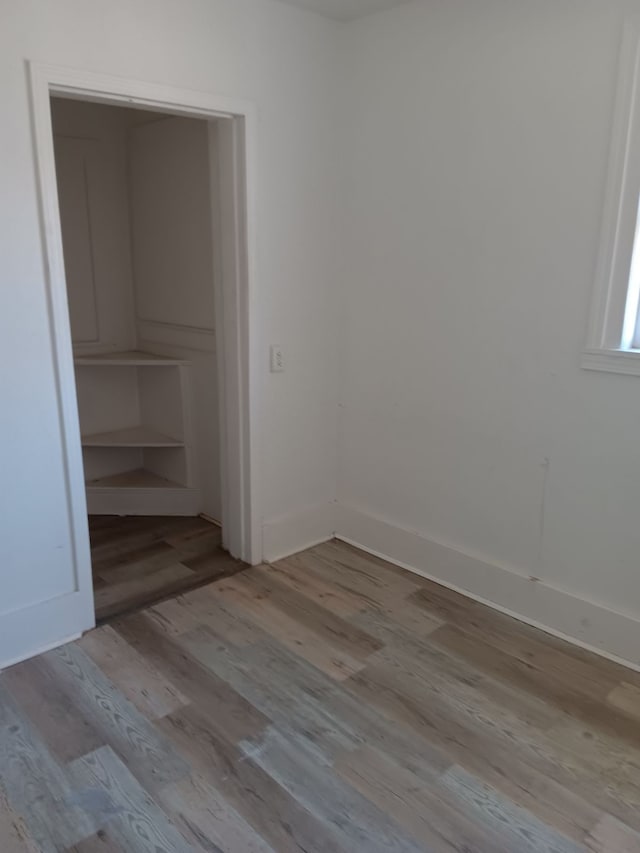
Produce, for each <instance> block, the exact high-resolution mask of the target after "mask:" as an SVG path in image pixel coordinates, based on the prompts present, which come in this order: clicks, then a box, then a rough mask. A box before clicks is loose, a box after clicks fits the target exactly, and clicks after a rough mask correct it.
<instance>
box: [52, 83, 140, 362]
mask: <svg viewBox="0 0 640 853" xmlns="http://www.w3.org/2000/svg"><path fill="white" fill-rule="evenodd" d="M51 118H52V124H53V132H54V140H55V149H56V171H57V174H58V196H59V200H60V212H61V225H62V236H63V243H64V251H65V267H66V275H67V288H68V291H69V293H70V299H69V307H70V315H71V334H72V337H73V341H74V346H75V349H76V351H77V352H79V353H82V352H90V351H92V350H94V351H96V350H102V351H104V350H109V349H122V350H126V349H131V348H132V347H133V346H134V345H135V326H134V322H133V320H134V310H133V282H132V275H131V272H132V270H131V236H130V227H129V189H128V181H127V113H126V111H125V110H123V109H120V108H118V107H109V106H106V105H104V104H89V103H83V102H81V101H73V100H65V99H62V98H52V100H51ZM67 198H68V199H69V201H68V203H66V204H65V199H67ZM83 204H84V206H85V209H84V210H83V209H82V208H83ZM65 214H66V215H65ZM74 272H75V273H76V274H75V275H74Z"/></svg>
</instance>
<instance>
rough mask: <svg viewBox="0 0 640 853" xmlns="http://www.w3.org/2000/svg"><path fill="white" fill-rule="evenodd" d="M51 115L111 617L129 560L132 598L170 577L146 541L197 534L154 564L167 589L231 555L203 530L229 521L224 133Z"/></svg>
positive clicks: (98, 110) (194, 125) (100, 580)
mask: <svg viewBox="0 0 640 853" xmlns="http://www.w3.org/2000/svg"><path fill="white" fill-rule="evenodd" d="M51 111H52V125H53V135H54V152H55V161H56V173H57V183H58V202H59V208H60V220H61V229H62V241H63V250H64V263H65V273H66V280H67V296H68V306H69V318H70V327H71V337H72V343H73V351H74V363H75V374H76V391H77V399H78V410H79V419H80V431H81V440H82V453H83V463H84V472H85V482H86V494H87V506H88V512H89V515H90V519H91V523H90V532H91V538H92V553H93V559H94V580H96V584H95V586H96V601H97V608H98V602H99V599H100V596H99V595H98V591H99V589H100V588H102V586H104V585H105V584H104V580H105V575H107V574H108V571H107V569H108V568H111V569H113V565H112V564H113V560H114V555H116V556H117V558H118V559H119V562H116V567H117V568H118V570H119V575H118V577H119V578H120V580H121V581H122V582H123V583H124V584H125V585H127V584H128V588H130V587H131V586H132V585H133V586H134V587H135V589H137V590H138V591H140V587H141V586H144V583H143V581H145V579H147V580H148V579H149V578H151V576H152V575H153V574H154V572H153V571H151V569H150V568H149V566H142V568H140V563H141V559H140V555H139V554H138V553H137V550H136V546H139V544H140V543H141V542H142V543H150V544H151V545H153V544H154V543H155V545H156V546H157V545H159V544H160V545H162V544H168V545H169V546H170V547H171V548H174V545H175V543H176V542H178V543H179V541H180V535H181V534H180V531H182V532H183V539H184V542H185V543H189V547H187V545H186V544H185V545H184V549H183V551H184V554H183V553H182V552H181V551H179V552H178V553H177V554H176V553H174V554H173V555H170V554H168V553H167V554H166V560H165V561H163V559H161V558H160V552H162V550H163V549H162V548H160V550H159V551H158V553H154V554H153V557H154V558H155V563H154V564H153V565H154V566H155V565H156V564H157V565H158V566H160V569H159V570H162V571H165V574H167V572H166V569H167V568H169V567H173V566H174V565H175V564H176V563H177V564H178V565H179V566H181V567H182V568H185V565H183V562H182V561H181V559H180V558H181V556H184V555H185V554H186V556H185V560H187V561H188V560H189V559H191V560H193V558H194V556H198V547H197V546H198V543H197V541H196V540H198V539H199V538H202V537H203V536H204V540H203V542H202V543H201V550H202V549H205V551H206V547H207V542H208V543H209V544H213V545H215V551H216V556H219V555H220V554H222V553H223V552H222V551H221V547H220V533H219V529H218V528H215V534H214V530H213V528H208V525H206V524H204V526H203V523H202V521H201V519H199V520H198V522H197V523H196V524H195V526H194V525H193V524H190V522H189V519H194V518H196V517H198V516H203V517H204V518H206V519H209V520H212V521H217V520H219V519H220V517H221V486H220V442H219V410H218V409H219V395H218V390H217V378H218V373H217V364H216V336H215V316H216V311H215V287H214V283H215V277H216V276H217V275H219V270H218V268H217V257H216V243H217V240H216V234H217V228H216V216H217V210H216V186H217V168H218V166H217V158H216V156H215V152H216V136H217V126H216V123H215V122H210V121H205V120H201V119H197V118H188V117H183V116H174V115H167V114H164V113H158V112H152V111H148V110H140V109H133V108H128V107H123V106H112V105H107V104H100V103H93V102H86V101H80V100H74V99H69V98H61V97H54V98H52V99H51ZM123 517H126V518H127V519H128V520H127V522H126V523H123V520H122V519H123ZM135 519H138V521H137V522H136V521H135ZM172 519H173V521H172ZM180 519H182V521H180ZM151 530H153V531H154V533H149V531H151ZM193 530H196V531H197V533H193V532H192V531H193ZM110 531H111V532H113V536H112V537H111V538H110ZM122 531H124V534H123V533H122ZM145 531H147V534H146V536H145ZM167 531H168V532H167ZM189 531H191V532H189ZM118 537H120V538H118ZM163 537H164V539H167V538H168V539H169V540H170V542H168V543H167V542H164V539H163ZM207 537H208V540H207ZM127 543H128V544H129V545H131V548H130V553H131V555H132V559H131V560H130V563H131V565H133V564H134V563H135V571H134V568H132V569H131V572H130V573H129V574H127V564H126V560H127V553H128V552H127V547H128V545H127ZM156 550H158V549H156ZM133 557H135V559H133ZM171 559H173V562H170V560H171ZM227 559H228V558H227ZM105 560H106V562H107V564H108V566H107V569H104V568H103V569H102V570H101V571H102V575H100V573H97V572H96V564H100V565H103V564H104V562H105ZM142 562H144V561H142ZM165 562H166V565H165ZM186 568H187V569H189V566H186ZM218 568H219V567H218ZM136 572H137V574H136ZM169 574H170V573H169ZM174 574H175V572H174ZM178 574H180V572H178ZM155 580H156V584H155V585H156V587H158V589H156V595H155V597H157V593H158V592H162V589H160V587H161V584H160V583H159V582H158V581H157V578H156V579H155ZM188 580H193V578H188ZM106 585H107V586H108V585H109V584H106ZM174 585H175V584H174ZM138 597H140V596H138ZM107 598H109V596H107ZM110 598H113V594H112V595H111V596H110ZM112 609H113V608H112ZM116 609H117V608H116Z"/></svg>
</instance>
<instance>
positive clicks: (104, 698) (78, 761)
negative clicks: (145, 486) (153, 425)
mask: <svg viewBox="0 0 640 853" xmlns="http://www.w3.org/2000/svg"><path fill="white" fill-rule="evenodd" d="M91 536H92V545H93V552H94V555H95V557H96V565H97V566H99V567H100V571H101V574H99V573H97V574H96V584H97V593H98V599H99V600H103V599H104V600H109V601H111V602H112V604H113V608H114V611H113V612H118V608H122V607H124V608H125V609H128V608H130V607H131V606H134V605H135V606H138V605H140V603H141V602H143V601H144V600H145V598H144V596H145V595H146V594H148V593H149V590H150V589H156V587H157V580H158V576H159V573H162V572H163V571H166V569H167V567H169V568H171V567H172V566H173V565H174V564H176V563H177V564H179V565H181V566H183V567H184V570H185V571H187V572H189V573H190V575H192V576H193V578H195V582H196V583H201V582H202V580H203V579H206V578H207V577H208V578H209V580H212V579H214V578H217V579H218V580H217V581H216V582H212V583H209V584H208V585H206V586H204V587H201V588H199V589H197V590H194V591H188V590H185V589H184V588H182V587H180V586H179V584H181V583H182V580H183V579H182V577H181V578H179V579H178V581H175V582H176V584H177V586H176V588H175V590H174V591H175V593H177V594H178V595H177V597H174V598H169V599H167V598H166V595H167V590H169V591H170V590H171V583H169V586H163V592H162V593H160V591H159V589H156V592H154V595H161V596H162V598H163V600H162V601H161V602H160V603H158V602H157V601H156V600H155V599H154V600H153V602H152V603H151V606H150V608H149V609H147V610H146V611H142V612H137V613H134V612H129V613H128V615H121V616H119V617H118V618H115V619H114V620H113V621H112V622H111V623H110V624H109V626H106V627H103V628H101V629H99V630H97V631H95V632H93V633H91V634H89V635H87V636H86V637H84V638H83V639H82V640H81V641H79V642H77V643H74V644H69V645H68V646H66V647H63V648H62V649H57V650H55V651H52V652H48V653H46V654H45V655H41V656H39V657H38V658H36V659H34V660H33V661H27V662H26V663H24V664H20V665H18V666H16V667H13V668H11V669H9V670H7V671H6V672H5V673H2V674H0V853H36V851H37V853H151V851H153V853H186V851H191V850H193V851H196V853H383V851H384V853H391V851H396V853H417V851H428V853H538V851H540V853H544V851H546V853H588V852H589V851H590V853H640V676H639V675H638V674H637V673H633V672H629V671H627V670H626V669H624V667H622V666H620V665H618V664H613V663H609V662H608V661H605V660H602V659H600V658H597V657H595V656H594V655H591V654H589V653H588V652H586V651H585V650H583V649H575V648H573V647H571V646H569V645H568V644H567V643H564V642H563V641H561V640H557V639H555V638H552V637H548V636H547V635H545V634H543V633H541V632H539V631H536V630H535V629H533V628H531V627H529V626H526V625H522V624H520V623H518V622H516V621H514V620H513V619H510V618H509V617H507V616H504V615H503V614H498V613H495V612H493V611H491V610H490V609H489V608H487V607H485V606H483V605H480V604H478V603H476V602H472V601H469V600H467V599H465V598H464V597H463V596H461V595H459V594H457V593H454V592H452V591H450V590H446V589H443V588H442V587H439V586H438V585H437V584H434V583H432V582H431V581H427V580H425V579H424V578H421V577H417V576H415V575H411V574H409V573H407V572H405V571H403V570H401V569H398V568H396V567H393V566H389V565H388V564H386V563H385V562H384V561H383V560H380V559H378V558H376V557H371V556H370V555H368V554H363V553H361V552H359V551H358V550H357V549H355V548H353V547H351V546H348V545H344V544H343V543H338V542H330V543H325V544H324V545H320V546H318V547H316V548H313V549H311V550H309V551H307V552H304V553H302V554H298V555H294V556H293V557H290V558H288V559H286V560H284V561H281V562H280V563H276V564H274V565H272V566H266V567H260V568H257V569H246V570H245V571H243V572H242V573H241V574H235V573H236V572H237V570H238V568H239V566H238V564H237V563H235V561H231V560H230V559H229V558H228V557H226V556H225V555H224V552H222V551H221V550H220V548H219V536H220V534H219V530H218V529H217V528H215V529H212V527H211V526H210V525H209V524H208V523H207V522H204V521H203V520H202V519H162V518H143V519H126V518H125V519H118V518H101V519H94V520H92V526H91ZM127 566H128V567H129V568H127ZM240 567H241V566H240ZM130 571H131V572H133V575H132V576H131V577H130V576H129V572H130ZM207 573H208V575H207ZM227 574H234V576H233V577H230V578H227V577H225V576H226V575H227ZM160 577H162V575H160ZM148 582H150V583H148ZM171 582H173V581H171ZM145 585H146V586H145ZM118 587H120V589H121V590H122V588H123V587H127V588H130V589H133V588H135V590H137V591H139V596H138V592H136V593H135V595H130V596H129V598H128V599H127V600H126V601H124V600H123V599H119V598H118V596H117V595H116V594H115V592H114V590H116V589H117V588H118ZM101 597H102V598H101ZM147 600H148V599H147ZM110 606H111V605H110ZM103 612H104V611H103Z"/></svg>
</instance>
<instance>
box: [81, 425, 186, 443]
mask: <svg viewBox="0 0 640 853" xmlns="http://www.w3.org/2000/svg"><path fill="white" fill-rule="evenodd" d="M82 446H83V447H184V441H180V440H179V439H177V438H171V437H170V436H168V435H164V434H163V433H161V432H158V431H157V430H155V429H152V428H151V427H146V426H135V427H128V428H127V429H115V430H112V431H110V432H97V433H93V434H92V435H83V436H82Z"/></svg>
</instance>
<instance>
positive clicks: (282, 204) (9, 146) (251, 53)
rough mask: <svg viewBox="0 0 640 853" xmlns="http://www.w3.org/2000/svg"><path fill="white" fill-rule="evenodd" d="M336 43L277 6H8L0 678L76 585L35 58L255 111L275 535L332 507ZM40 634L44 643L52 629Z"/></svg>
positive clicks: (3, 36) (266, 479) (158, 0)
mask: <svg viewBox="0 0 640 853" xmlns="http://www.w3.org/2000/svg"><path fill="white" fill-rule="evenodd" d="M337 27H338V25H337V24H335V23H332V22H329V21H325V20H323V19H321V18H319V17H316V16H314V15H310V14H308V13H306V12H303V11H300V10H296V9H293V8H290V7H289V6H286V5H284V4H280V3H277V2H273V3H272V2H268V0H153V2H150V0H112V1H111V2H109V3H106V2H100V3H86V2H82V0H59V2H56V3H51V2H48V0H34V2H30V3H3V4H2V27H1V28H0V101H1V102H2V105H3V132H2V154H3V156H2V157H1V158H0V185H1V186H2V188H3V191H2V203H1V204H0V224H1V227H0V256H1V257H2V259H3V260H2V264H3V266H2V271H3V281H4V282H5V285H4V286H3V287H2V288H1V289H0V342H1V343H0V347H1V354H2V357H3V363H4V365H5V367H4V369H3V371H2V408H3V414H2V442H1V443H0V470H1V471H2V476H3V483H4V484H5V487H4V488H3V490H2V498H1V499H0V500H1V503H2V506H1V507H0V517H1V518H2V521H3V525H2V536H1V537H0V636H3V637H4V638H5V639H4V645H3V647H2V648H0V662H1V661H2V660H7V659H8V658H9V657H17V656H19V655H22V654H26V653H28V652H29V651H33V650H34V645H33V644H34V643H36V634H38V632H35V631H31V632H28V633H27V634H25V635H23V636H22V639H20V642H19V643H18V640H16V645H14V647H13V648H11V649H10V648H8V645H7V642H8V641H7V639H6V638H7V633H6V631H7V625H8V624H9V620H10V619H12V618H14V617H15V614H16V613H18V612H19V613H20V619H19V621H20V623H21V624H29V609H28V608H29V607H30V606H35V605H36V604H37V603H38V602H41V601H44V600H46V599H48V598H53V597H55V596H59V595H61V594H63V593H64V592H68V591H69V590H71V589H73V588H74V584H75V579H74V577H73V572H72V569H71V560H70V547H71V538H70V530H69V513H68V507H67V505H66V499H65V485H64V471H63V460H62V450H61V437H60V421H59V413H58V405H57V401H56V394H55V379H54V372H53V370H54V368H53V362H52V353H51V339H50V329H49V320H48V315H47V301H46V291H45V270H44V264H43V247H42V234H41V228H40V213H39V208H38V193H37V187H36V171H35V163H34V151H33V140H32V128H31V119H30V115H29V96H28V86H27V77H26V74H27V71H26V65H25V60H26V59H31V60H35V61H38V62H44V63H52V64H58V65H66V66H70V67H74V68H81V69H86V70H89V71H94V72H105V73H110V74H116V75H120V76H124V77H127V76H131V77H134V78H137V79H140V80H147V81H150V82H157V83H166V84H171V85H174V86H177V87H181V88H190V89H195V90H204V91H211V92H217V93H221V94H224V95H227V96H231V97H236V98H245V99H250V100H252V101H254V102H255V103H256V105H257V110H258V113H259V121H258V125H259V126H258V140H257V158H258V159H257V164H256V172H257V182H258V184H257V198H256V205H257V211H256V214H257V216H256V237H257V258H256V261H257V262H256V269H255V273H256V285H257V288H258V292H259V300H260V306H259V309H260V312H261V316H263V318H264V320H263V323H262V325H261V327H260V328H258V329H256V330H255V331H256V333H257V335H258V336H259V339H260V345H261V347H262V349H263V351H264V353H265V362H264V364H265V373H264V392H263V397H264V406H263V409H262V413H261V423H260V428H261V430H262V434H263V436H264V439H263V450H264V458H265V460H266V462H265V465H264V470H263V471H262V481H263V507H264V518H265V522H271V521H275V520H277V519H280V518H284V519H286V518H288V517H289V516H291V515H295V514H296V513H298V512H301V511H305V510H307V509H308V508H310V507H325V506H327V505H330V503H331V501H332V500H333V499H334V497H335V430H336V416H335V402H336V396H335V375H336V364H335V355H334V353H335V345H334V331H333V329H334V328H335V323H334V299H333V297H334V292H333V282H334V281H335V270H334V260H333V259H334V257H335V245H334V217H333V202H334V196H335V192H334V187H335V169H334V164H335V159H336V157H335V122H334V105H335V92H336V89H337V77H336V75H337V67H336V66H337V63H336V48H337V42H336V39H335V36H336V28H337ZM270 341H275V342H277V343H279V344H282V345H283V347H284V348H285V350H286V353H287V356H288V359H289V362H288V363H289V368H288V371H287V372H286V373H284V374H281V375H278V376H270V375H269V374H268V372H267V371H268V343H269V342H270ZM329 532H330V531H329ZM11 614H14V617H11ZM14 622H15V619H14ZM14 622H11V624H14ZM16 636H17V635H16ZM38 636H39V642H40V643H42V644H44V643H45V642H47V641H48V639H47V637H46V631H45V629H44V628H43V629H42V631H40V632H39V634H38ZM49 639H50V641H51V642H53V641H54V640H55V639H61V636H60V635H58V636H57V637H51V638H49ZM18 645H20V647H19V648H18Z"/></svg>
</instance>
